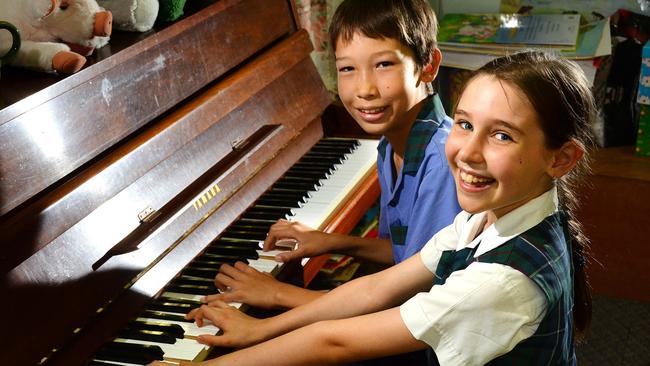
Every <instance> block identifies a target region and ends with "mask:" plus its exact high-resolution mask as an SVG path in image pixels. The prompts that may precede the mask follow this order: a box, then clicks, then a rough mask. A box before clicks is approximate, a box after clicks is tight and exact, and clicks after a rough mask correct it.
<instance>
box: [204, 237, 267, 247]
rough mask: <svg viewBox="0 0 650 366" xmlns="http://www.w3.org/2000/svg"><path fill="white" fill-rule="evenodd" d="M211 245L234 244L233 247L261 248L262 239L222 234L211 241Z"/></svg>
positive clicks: (225, 245)
mask: <svg viewBox="0 0 650 366" xmlns="http://www.w3.org/2000/svg"><path fill="white" fill-rule="evenodd" d="M210 245H211V246H212V245H214V246H224V247H228V246H233V247H242V248H250V249H260V240H258V239H247V238H234V237H228V236H225V235H223V236H221V237H220V238H218V239H216V240H213V241H212V242H210Z"/></svg>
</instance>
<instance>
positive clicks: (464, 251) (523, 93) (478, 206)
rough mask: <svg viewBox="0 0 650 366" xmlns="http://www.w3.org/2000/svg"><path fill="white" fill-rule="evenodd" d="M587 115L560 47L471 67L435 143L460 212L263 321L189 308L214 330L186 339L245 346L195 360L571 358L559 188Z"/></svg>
mask: <svg viewBox="0 0 650 366" xmlns="http://www.w3.org/2000/svg"><path fill="white" fill-rule="evenodd" d="M596 114H597V110H596V108H595V105H594V100H593V96H592V94H591V92H590V89H589V85H588V83H587V81H586V79H585V78H584V75H583V74H582V72H581V71H580V69H579V68H578V67H577V66H576V65H575V64H573V63H572V62H570V61H567V60H564V59H562V58H559V57H556V56H553V55H550V54H546V53H543V52H539V51H528V52H523V53H518V54H515V55H512V56H509V57H504V58H499V59H496V60H494V61H493V62H490V63H489V64H487V65H485V66H484V67H482V68H481V69H479V70H477V71H476V73H475V74H474V75H473V76H472V77H471V78H470V80H469V81H468V83H467V84H466V86H465V89H464V90H463V92H462V94H461V97H460V100H459V102H458V104H457V106H456V112H455V115H454V126H453V128H452V131H451V134H450V136H449V139H448V141H447V144H446V149H445V153H446V155H447V159H448V161H449V164H450V167H451V169H452V172H453V175H454V178H455V182H456V187H457V194H458V198H459V202H460V204H461V206H462V208H463V209H464V211H463V212H461V213H460V214H459V215H458V216H457V217H456V219H455V221H454V223H453V224H452V225H450V226H448V227H447V228H445V229H443V230H442V231H440V232H439V233H437V234H436V235H435V236H434V237H433V238H431V240H430V241H429V242H428V243H427V244H426V246H425V247H424V248H423V249H422V251H421V252H420V254H419V255H416V256H413V257H411V258H409V259H407V260H406V261H404V262H402V263H400V264H398V265H396V266H393V267H391V268H389V269H387V270H385V271H383V272H379V273H377V274H374V275H370V276H366V277H363V278H360V279H358V280H355V281H351V282H349V283H347V284H345V285H343V286H341V287H339V288H337V289H335V290H333V291H331V292H330V293H328V294H326V295H325V296H323V297H321V298H319V299H318V300H316V301H313V302H311V303H309V304H306V305H304V306H300V307H298V308H295V309H292V310H290V311H288V312H285V313H283V314H280V315H278V316H276V317H273V318H268V319H261V320H258V319H253V318H250V317H248V316H246V315H244V314H242V313H240V312H238V311H237V310H235V309H234V308H231V307H229V306H227V305H226V304H223V303H222V304H219V305H218V306H216V307H209V306H203V307H201V308H200V309H195V310H194V311H192V312H191V313H190V314H188V317H189V318H193V319H195V320H196V321H197V323H198V324H199V325H201V324H202V323H203V322H204V319H209V320H210V321H212V322H213V323H215V324H216V325H217V326H219V327H220V328H222V329H223V331H224V335H221V336H217V337H208V338H202V339H200V341H203V342H207V343H211V344H214V345H219V346H230V347H242V346H249V345H252V344H256V345H254V346H252V347H250V348H246V349H243V350H240V351H237V352H234V353H231V354H228V355H226V356H223V357H221V358H218V359H214V360H210V361H206V362H205V363H204V364H206V365H261V364H264V365H313V364H340V363H347V362H352V361H356V360H362V359H368V358H374V357H381V356H386V355H391V354H398V353H403V352H409V351H414V350H419V349H425V348H429V349H430V350H431V351H433V352H431V356H432V357H437V359H438V361H439V362H440V364H441V365H483V364H490V365H497V364H517V365H520V364H525V365H533V364H540V365H542V364H543V365H549V364H552V365H574V364H575V363H576V360H575V352H574V338H575V337H574V331H575V332H577V334H578V335H581V334H584V332H585V331H586V329H587V327H588V324H589V320H590V316H591V314H590V311H591V309H590V297H589V293H588V288H587V286H586V282H585V276H584V268H583V267H584V260H583V256H584V253H583V252H584V250H585V246H586V239H585V238H584V237H583V235H582V234H581V232H580V226H579V224H578V223H577V222H576V221H575V220H574V219H573V216H572V212H573V210H574V209H575V207H576V205H577V201H576V200H575V198H574V196H573V194H572V192H573V190H574V189H575V188H574V184H575V183H576V182H577V180H576V179H577V178H578V176H579V174H580V173H581V172H584V170H585V169H586V167H587V160H588V159H587V152H588V151H589V149H590V148H591V147H592V141H593V140H592V138H591V134H590V124H591V123H592V122H593V119H594V118H595V117H596ZM418 292H419V293H418ZM342 299H344V300H345V301H342ZM400 304H401V305H400ZM265 340H267V341H266V342H263V341H265ZM261 342H262V343H261ZM432 362H435V361H434V360H433V359H432Z"/></svg>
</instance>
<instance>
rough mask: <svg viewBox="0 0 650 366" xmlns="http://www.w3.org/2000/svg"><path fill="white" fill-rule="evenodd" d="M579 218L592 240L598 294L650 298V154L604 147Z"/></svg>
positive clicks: (592, 275)
mask: <svg viewBox="0 0 650 366" xmlns="http://www.w3.org/2000/svg"><path fill="white" fill-rule="evenodd" d="M593 172H594V174H593V176H592V177H590V178H589V182H588V183H589V184H588V187H586V188H585V189H584V190H583V191H582V192H580V193H581V205H582V207H581V209H580V210H579V212H578V218H579V219H580V220H581V222H582V224H583V226H584V229H585V233H586V234H587V236H588V237H589V238H590V239H591V252H592V255H593V258H594V260H593V261H592V263H590V265H589V267H588V274H589V277H590V282H591V286H592V288H593V290H594V292H595V293H597V294H602V295H607V296H612V297H618V298H627V299H634V300H641V301H650V273H649V272H648V271H647V267H648V258H650V246H648V245H647V243H648V237H650V221H649V219H650V204H649V202H650V158H646V157H640V156H635V155H634V147H633V146H625V147H615V148H606V149H600V150H599V151H597V152H596V154H594V164H593Z"/></svg>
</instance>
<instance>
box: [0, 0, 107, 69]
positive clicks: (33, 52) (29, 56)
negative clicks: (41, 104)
mask: <svg viewBox="0 0 650 366" xmlns="http://www.w3.org/2000/svg"><path fill="white" fill-rule="evenodd" d="M0 20H4V21H8V22H10V23H13V24H14V25H15V26H16V27H17V28H18V30H19V32H20V35H21V38H22V40H23V41H22V45H21V47H20V50H19V51H18V53H17V54H16V57H15V58H14V59H13V60H12V61H10V63H9V64H10V65H13V66H17V67H25V68H30V69H34V70H39V71H47V72H53V71H56V72H61V73H74V72H77V71H79V70H80V69H81V68H82V67H83V65H84V64H85V63H86V58H85V57H84V56H88V55H90V54H92V52H93V51H94V49H95V48H99V47H102V46H104V45H105V44H106V43H108V40H109V36H110V34H111V30H112V14H111V13H110V12H108V11H105V10H104V9H102V8H101V7H100V6H99V5H98V4H97V2H96V1H95V0H0ZM2 33H6V32H2ZM10 45H11V41H10V39H8V38H7V37H6V35H4V34H0V54H3V53H4V52H6V50H7V48H8V47H9V46H10Z"/></svg>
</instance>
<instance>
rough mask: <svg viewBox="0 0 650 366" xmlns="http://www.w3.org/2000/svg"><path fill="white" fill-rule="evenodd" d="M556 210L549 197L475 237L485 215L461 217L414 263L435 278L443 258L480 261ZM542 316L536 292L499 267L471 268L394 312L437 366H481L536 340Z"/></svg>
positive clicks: (519, 277) (517, 275)
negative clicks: (448, 254) (464, 253)
mask: <svg viewBox="0 0 650 366" xmlns="http://www.w3.org/2000/svg"><path fill="white" fill-rule="evenodd" d="M557 209H558V199H557V191H556V189H555V188H553V189H550V190H548V191H547V192H545V193H543V194H542V195H540V196H538V197H536V198H535V199H533V200H531V201H529V202H527V203H526V204H524V205H522V206H521V207H518V208H516V209H515V210H513V211H511V212H509V213H508V214H506V215H504V216H503V217H501V218H500V219H498V220H497V221H496V222H495V223H494V224H492V225H490V226H489V227H488V228H486V229H485V230H483V232H481V233H480V234H478V235H477V233H479V232H480V231H481V229H482V228H483V226H484V225H485V220H486V213H479V214H475V215H471V214H469V213H468V212H465V211H463V212H461V213H459V214H458V215H457V216H456V218H455V220H454V222H453V223H452V224H451V225H449V226H448V227H446V228H445V229H442V230H441V231H440V232H438V233H437V234H436V235H434V236H433V238H431V240H429V242H428V243H427V244H426V245H425V246H424V247H423V248H422V251H421V252H420V258H421V260H422V262H423V264H424V265H425V267H426V268H427V269H428V270H429V271H431V272H432V273H435V270H436V267H437V266H438V262H439V261H440V257H441V255H442V253H443V251H449V250H461V249H463V248H475V247H476V246H477V245H478V244H479V243H480V245H479V247H478V248H477V250H476V253H475V254H474V256H475V257H476V256H479V255H481V254H483V253H486V252H488V251H490V250H492V249H494V248H497V247H498V246H500V245H501V244H503V243H505V242H507V241H508V240H510V239H512V238H513V237H515V236H517V235H519V234H521V233H523V232H525V231H526V230H528V229H530V228H532V227H534V226H535V225H537V224H538V223H540V222H541V221H543V220H544V219H545V218H546V217H547V216H549V215H551V214H553V213H554V212H555V211H557ZM545 311H546V298H545V297H544V295H543V293H542V291H541V289H540V288H539V287H538V286H537V285H536V284H535V283H534V282H533V281H532V280H531V279H529V278H528V277H527V276H526V275H524V274H523V273H521V272H519V271H517V270H515V269H513V268H511V267H508V266H505V265H501V264H494V263H472V264H470V265H469V266H468V267H467V268H466V269H464V270H461V271H456V272H454V273H452V274H451V275H450V276H449V278H448V279H447V281H446V282H445V284H444V285H438V286H433V287H432V288H431V290H430V291H429V292H425V293H420V294H417V295H416V296H414V297H413V298H411V299H410V300H408V301H407V302H405V303H404V304H403V305H402V306H401V307H400V314H401V316H402V320H403V321H404V324H405V325H406V327H407V328H408V329H409V331H410V332H411V334H413V336H414V337H415V338H416V339H419V340H421V341H423V342H425V343H427V344H428V345H429V346H431V347H432V348H433V350H434V351H435V353H436V356H437V357H438V361H439V362H440V364H441V365H442V366H447V365H483V364H485V363H487V362H488V361H490V360H492V359H494V358H496V357H498V356H500V355H502V354H505V353H507V352H509V351H510V350H512V349H513V348H514V347H515V346H516V345H517V343H519V342H520V341H522V340H524V339H526V338H528V337H530V336H531V335H533V334H534V333H535V331H536V330H537V327H538V326H539V323H540V322H541V320H542V318H543V317H544V314H545Z"/></svg>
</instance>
